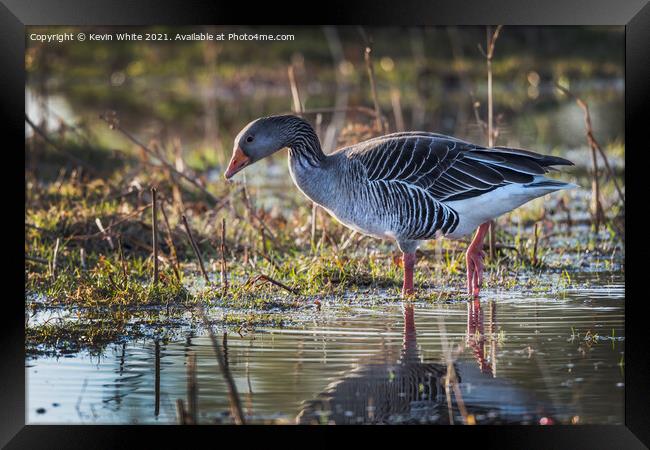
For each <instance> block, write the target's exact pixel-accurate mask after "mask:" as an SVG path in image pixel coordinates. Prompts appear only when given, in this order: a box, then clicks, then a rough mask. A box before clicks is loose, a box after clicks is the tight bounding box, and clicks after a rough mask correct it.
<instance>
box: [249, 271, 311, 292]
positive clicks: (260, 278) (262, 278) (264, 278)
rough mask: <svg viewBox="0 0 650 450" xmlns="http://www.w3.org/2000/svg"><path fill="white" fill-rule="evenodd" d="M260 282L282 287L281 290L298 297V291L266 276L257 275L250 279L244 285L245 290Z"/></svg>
mask: <svg viewBox="0 0 650 450" xmlns="http://www.w3.org/2000/svg"><path fill="white" fill-rule="evenodd" d="M259 281H265V282H267V283H271V284H273V285H275V286H278V287H280V288H282V289H284V290H286V291H288V292H290V293H292V294H295V295H298V290H296V289H293V288H290V287H289V286H287V285H286V284H284V283H281V282H280V281H277V280H274V279H273V278H271V277H269V276H268V275H264V274H261V275H256V276H255V277H253V278H249V279H248V281H246V283H244V286H243V288H247V287H249V286H252V285H254V284H255V283H257V282H259Z"/></svg>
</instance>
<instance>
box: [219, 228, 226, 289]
mask: <svg viewBox="0 0 650 450" xmlns="http://www.w3.org/2000/svg"><path fill="white" fill-rule="evenodd" d="M220 250H221V286H222V287H223V293H224V294H225V293H226V291H227V290H228V271H227V267H226V218H225V217H224V218H222V219H221V245H220Z"/></svg>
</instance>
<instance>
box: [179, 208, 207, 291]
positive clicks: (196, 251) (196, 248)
mask: <svg viewBox="0 0 650 450" xmlns="http://www.w3.org/2000/svg"><path fill="white" fill-rule="evenodd" d="M181 218H182V219H183V225H184V226H185V232H186V233H187V237H188V238H189V240H190V244H191V245H192V250H194V255H195V256H196V259H198V261H199V267H200V268H201V273H202V274H203V278H205V282H206V283H208V284H210V277H208V273H207V272H206V271H205V266H204V265H203V257H202V256H201V250H200V249H199V246H198V245H196V241H195V240H194V236H192V230H190V225H189V223H188V222H187V217H185V214H183V215H182V216H181Z"/></svg>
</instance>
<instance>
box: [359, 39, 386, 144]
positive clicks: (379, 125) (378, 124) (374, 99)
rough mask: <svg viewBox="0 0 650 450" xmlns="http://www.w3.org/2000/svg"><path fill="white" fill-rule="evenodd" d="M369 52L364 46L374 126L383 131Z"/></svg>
mask: <svg viewBox="0 0 650 450" xmlns="http://www.w3.org/2000/svg"><path fill="white" fill-rule="evenodd" d="M371 52H372V49H371V48H370V47H366V50H365V52H364V59H365V61H366V69H367V70H368V78H369V79H370V92H371V94H372V103H373V104H374V107H375V127H376V129H377V131H378V132H380V133H385V132H386V130H384V123H383V121H382V120H381V117H383V115H382V114H381V109H379V99H378V98H377V86H376V84H375V69H374V68H373V66H372V59H371V58H370V53H371Z"/></svg>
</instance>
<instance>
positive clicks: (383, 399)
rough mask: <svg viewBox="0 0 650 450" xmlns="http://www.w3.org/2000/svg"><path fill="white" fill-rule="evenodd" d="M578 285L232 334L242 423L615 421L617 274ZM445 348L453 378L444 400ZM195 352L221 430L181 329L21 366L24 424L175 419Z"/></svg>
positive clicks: (209, 370) (212, 364) (209, 365)
mask: <svg viewBox="0 0 650 450" xmlns="http://www.w3.org/2000/svg"><path fill="white" fill-rule="evenodd" d="M577 278H579V279H581V281H582V283H581V286H583V288H580V289H570V290H567V291H563V293H564V294H563V295H561V296H559V297H558V296H545V295H544V294H532V295H531V294H526V295H524V294H522V293H520V292H505V291H491V290H488V291H486V292H485V294H484V296H483V298H482V299H481V301H480V303H475V302H467V301H456V302H449V303H439V304H424V303H418V302H416V303H415V305H414V306H413V307H409V306H408V305H402V304H400V303H391V304H388V305H385V306H376V305H374V306H372V307H370V306H368V303H367V302H365V303H364V301H362V302H360V303H355V304H354V305H353V306H351V307H350V306H345V307H342V306H328V305H326V304H325V305H323V308H322V311H321V314H322V318H319V316H318V315H317V316H316V317H317V318H316V319H314V320H313V321H311V322H309V323H302V324H301V325H300V326H295V327H289V328H282V329H272V328H261V329H257V330H256V331H255V333H251V334H248V335H245V336H243V337H240V336H239V335H237V334H229V335H228V337H227V343H226V347H227V350H226V354H227V361H228V366H229V368H230V371H231V372H232V375H233V377H234V379H235V383H236V386H237V390H238V392H239V395H240V398H241V402H242V408H243V410H244V413H245V414H246V416H247V418H248V420H249V421H256V422H257V421H271V420H276V421H281V422H291V423H293V422H294V421H296V417H299V420H301V421H302V422H303V423H304V422H306V423H328V422H329V423H357V422H364V423H376V422H381V423H449V421H450V420H451V421H454V423H463V422H464V421H466V420H469V421H474V422H477V423H505V422H508V423H512V422H515V423H540V421H542V422H545V423H550V422H551V421H552V422H553V423H571V422H573V423H580V424H584V423H598V424H604V423H607V424H622V423H623V417H624V416H623V396H624V384H623V383H624V364H623V354H624V352H623V351H624V336H625V334H624V295H625V294H624V283H623V278H622V276H621V275H611V274H604V273H600V274H593V273H592V274H584V275H583V276H582V277H577ZM219 338H220V340H221V336H219ZM447 347H448V348H449V349H450V352H451V355H452V359H453V360H454V364H453V367H454V371H455V373H456V374H457V376H458V377H459V378H460V383H459V385H458V386H459V388H460V390H459V392H458V393H454V392H453V390H452V389H450V398H449V399H448V398H447V395H446V391H445V389H444V385H445V379H446V376H445V374H446V373H447V371H448V365H447V363H446V361H447V359H446V356H445V355H448V354H449V353H447V352H446V351H445V350H444V349H445V348H447ZM192 353H193V354H196V358H197V380H198V411H199V421H200V422H202V423H228V422H229V420H230V419H229V417H228V411H229V403H228V396H227V389H226V385H225V383H224V381H223V377H222V376H221V373H220V371H219V367H218V365H217V362H216V359H215V357H214V353H213V350H212V347H211V345H210V339H209V338H208V337H207V336H192V335H191V334H190V333H189V332H188V335H187V337H186V339H185V340H183V341H179V342H170V343H155V342H152V341H150V340H148V341H143V342H130V343H127V344H123V345H122V344H119V345H114V346H112V347H109V348H108V349H107V350H106V351H105V353H104V354H103V355H102V356H101V357H94V356H93V357H91V356H88V354H86V353H82V354H77V355H68V357H60V358H58V359H57V358H51V357H38V358H36V359H30V360H28V361H27V363H26V366H27V368H26V374H27V398H28V417H27V420H28V422H29V423H175V422H176V410H175V405H176V400H177V399H186V396H187V364H186V361H187V356H188V355H189V354H192ZM156 361H158V364H157V363H156ZM157 365H158V366H159V371H158V375H156V372H157V370H156V367H157ZM156 380H158V382H157V381H156ZM157 384H158V385H159V388H156V385H157ZM157 391H158V393H159V395H158V396H157V395H156V392H157ZM157 398H158V405H156V403H157V402H156V399H157ZM459 400H462V404H463V405H464V409H463V408H459V407H458V406H459V405H458V402H459ZM448 401H451V404H452V414H451V415H450V414H449V410H448V406H447V402H448ZM450 416H451V417H450Z"/></svg>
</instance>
